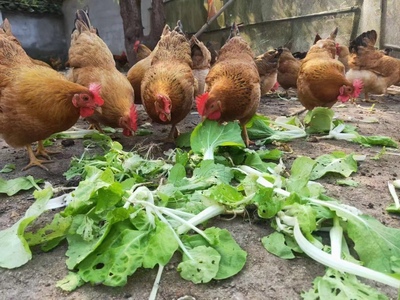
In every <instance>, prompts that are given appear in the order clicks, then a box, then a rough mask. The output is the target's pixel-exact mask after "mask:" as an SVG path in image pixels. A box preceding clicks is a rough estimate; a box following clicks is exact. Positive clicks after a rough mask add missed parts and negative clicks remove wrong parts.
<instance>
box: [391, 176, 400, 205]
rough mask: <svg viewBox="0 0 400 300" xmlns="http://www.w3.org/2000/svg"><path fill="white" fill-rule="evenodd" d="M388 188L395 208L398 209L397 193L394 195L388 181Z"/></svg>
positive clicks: (393, 190)
mask: <svg viewBox="0 0 400 300" xmlns="http://www.w3.org/2000/svg"><path fill="white" fill-rule="evenodd" d="M388 188H389V192H390V195H392V198H393V201H394V206H395V208H396V209H399V208H400V201H399V197H398V196H397V193H396V190H395V188H394V185H393V183H391V182H390V181H388Z"/></svg>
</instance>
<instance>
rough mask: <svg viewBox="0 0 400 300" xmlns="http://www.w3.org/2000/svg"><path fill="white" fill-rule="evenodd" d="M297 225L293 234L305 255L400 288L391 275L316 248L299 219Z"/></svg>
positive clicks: (340, 269)
mask: <svg viewBox="0 0 400 300" xmlns="http://www.w3.org/2000/svg"><path fill="white" fill-rule="evenodd" d="M295 219H296V221H295V225H294V227H293V234H294V238H295V240H296V242H297V244H298V245H299V247H300V248H301V250H303V251H304V253H305V254H307V255H308V256H309V257H311V258H312V259H314V260H315V261H317V262H319V263H321V264H323V265H325V266H327V267H330V268H332V269H335V270H338V271H340V272H347V273H350V274H353V275H357V276H360V277H364V278H367V279H371V280H375V281H378V282H381V283H384V284H387V285H389V286H392V287H395V288H400V280H398V279H396V278H394V277H391V276H389V275H386V274H383V273H380V272H377V271H374V270H371V269H368V268H366V267H363V266H360V265H357V264H355V263H352V262H349V261H345V260H343V259H340V258H337V257H334V256H333V255H330V254H328V253H326V252H324V251H323V250H320V249H318V248H317V247H315V246H314V245H313V244H311V243H310V242H309V241H308V240H307V239H306V238H305V237H304V235H303V234H302V232H301V230H300V226H299V223H298V221H297V218H295Z"/></svg>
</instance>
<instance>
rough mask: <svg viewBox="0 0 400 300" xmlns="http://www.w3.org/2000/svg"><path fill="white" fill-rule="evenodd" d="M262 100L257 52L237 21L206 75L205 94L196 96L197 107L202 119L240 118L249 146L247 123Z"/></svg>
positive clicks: (244, 136)
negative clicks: (240, 34)
mask: <svg viewBox="0 0 400 300" xmlns="http://www.w3.org/2000/svg"><path fill="white" fill-rule="evenodd" d="M259 103H260V77H259V75H258V71H257V66H256V64H255V62H254V53H253V51H252V50H251V49H250V47H249V45H248V43H247V42H246V41H245V40H244V39H243V38H242V37H241V36H239V30H238V28H237V26H236V25H235V24H234V25H233V26H232V29H231V36H230V38H229V39H228V41H227V42H226V43H225V45H224V46H223V47H222V48H221V50H220V51H219V54H218V60H217V61H216V63H215V64H214V65H213V66H212V67H211V69H210V72H209V73H208V75H207V77H206V93H204V94H203V95H201V96H198V97H197V99H196V104H197V110H198V112H199V114H200V115H201V116H202V117H203V118H207V119H211V120H218V121H220V122H225V121H233V120H239V122H240V125H241V127H242V136H243V139H244V141H245V142H246V145H249V143H250V140H249V138H248V135H247V130H246V126H245V125H246V123H247V122H248V121H249V120H250V119H251V118H252V117H253V115H254V114H255V113H256V110H257V108H258V105H259Z"/></svg>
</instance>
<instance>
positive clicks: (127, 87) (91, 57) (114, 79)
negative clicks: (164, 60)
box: [67, 10, 137, 136]
mask: <svg viewBox="0 0 400 300" xmlns="http://www.w3.org/2000/svg"><path fill="white" fill-rule="evenodd" d="M85 14H87V13H86V12H85V11H83V10H78V11H77V19H76V21H75V30H74V31H73V32H72V35H71V46H70V48H69V52H68V54H69V64H70V67H71V68H70V71H69V74H68V75H67V76H68V78H69V80H71V81H73V82H76V83H79V84H82V85H84V86H89V85H90V83H91V82H92V81H96V82H98V83H100V84H101V92H100V94H101V97H102V98H103V99H104V105H103V106H102V108H101V113H100V112H95V113H94V114H93V115H91V116H90V117H87V118H86V119H87V120H88V121H89V122H90V123H91V124H92V125H93V126H94V127H95V128H96V129H97V130H99V131H102V130H101V125H105V126H110V127H113V128H122V130H123V134H124V135H125V136H131V135H132V131H135V130H136V129H137V113H136V108H135V106H134V92H133V88H132V86H131V84H130V83H129V81H128V79H127V78H126V77H125V76H124V75H123V74H122V73H121V72H120V71H118V70H117V68H116V67H115V61H114V58H113V55H112V53H111V51H110V49H109V48H108V47H107V45H106V44H105V43H104V41H103V40H102V39H101V38H100V37H99V36H98V35H97V31H96V28H94V27H93V26H92V25H91V24H90V20H89V16H87V15H86V16H85ZM78 16H79V17H78ZM83 16H85V17H83Z"/></svg>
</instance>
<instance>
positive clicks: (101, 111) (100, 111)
mask: <svg viewBox="0 0 400 300" xmlns="http://www.w3.org/2000/svg"><path fill="white" fill-rule="evenodd" d="M94 110H95V111H97V112H98V113H99V114H102V113H103V110H102V109H101V106H96V107H95V109H94Z"/></svg>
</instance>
